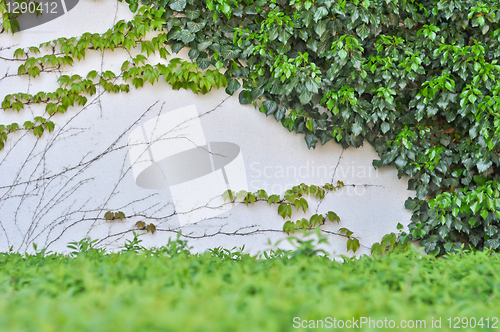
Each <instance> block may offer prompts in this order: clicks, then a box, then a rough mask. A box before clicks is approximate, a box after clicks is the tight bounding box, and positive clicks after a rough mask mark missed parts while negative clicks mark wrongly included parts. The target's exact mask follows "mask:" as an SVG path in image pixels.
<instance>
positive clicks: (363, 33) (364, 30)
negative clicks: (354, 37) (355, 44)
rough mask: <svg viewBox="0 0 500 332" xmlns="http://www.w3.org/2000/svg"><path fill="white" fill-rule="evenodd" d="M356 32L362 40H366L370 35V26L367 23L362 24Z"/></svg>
mask: <svg viewBox="0 0 500 332" xmlns="http://www.w3.org/2000/svg"><path fill="white" fill-rule="evenodd" d="M356 33H357V34H358V36H359V38H361V40H365V38H366V37H368V36H369V35H370V28H368V26H367V25H366V24H361V25H360V26H359V27H358V28H357V29H356Z"/></svg>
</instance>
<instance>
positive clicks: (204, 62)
mask: <svg viewBox="0 0 500 332" xmlns="http://www.w3.org/2000/svg"><path fill="white" fill-rule="evenodd" d="M211 63H212V59H210V58H200V57H198V58H196V64H197V65H198V67H200V68H201V69H207V68H208V67H209V66H210V64H211Z"/></svg>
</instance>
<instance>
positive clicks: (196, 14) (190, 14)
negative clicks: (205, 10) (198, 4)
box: [184, 9, 201, 21]
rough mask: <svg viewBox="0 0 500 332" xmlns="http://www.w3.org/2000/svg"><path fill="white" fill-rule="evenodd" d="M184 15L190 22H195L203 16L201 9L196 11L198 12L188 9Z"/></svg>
mask: <svg viewBox="0 0 500 332" xmlns="http://www.w3.org/2000/svg"><path fill="white" fill-rule="evenodd" d="M184 14H185V15H186V17H187V18H188V19H189V20H191V21H193V20H195V19H197V18H198V17H200V15H201V10H199V9H196V10H192V9H186V10H185V11H184Z"/></svg>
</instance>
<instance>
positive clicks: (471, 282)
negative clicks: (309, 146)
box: [0, 236, 500, 332]
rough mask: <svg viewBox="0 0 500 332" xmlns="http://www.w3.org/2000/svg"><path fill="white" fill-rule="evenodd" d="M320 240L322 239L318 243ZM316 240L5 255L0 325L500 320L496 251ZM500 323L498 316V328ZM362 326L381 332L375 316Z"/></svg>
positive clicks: (270, 326)
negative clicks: (340, 245)
mask: <svg viewBox="0 0 500 332" xmlns="http://www.w3.org/2000/svg"><path fill="white" fill-rule="evenodd" d="M313 242H314V241H313ZM313 242H311V241H310V240H307V241H306V240H298V239H296V241H295V242H292V243H294V244H295V245H296V249H295V250H293V251H285V250H279V249H276V250H272V251H268V252H265V254H264V256H265V257H266V258H265V259H264V257H261V258H260V259H259V258H257V257H255V256H250V255H248V254H245V253H243V252H242V251H241V250H236V249H233V250H227V249H222V248H214V249H212V250H209V251H206V252H205V253H203V254H193V253H191V252H190V251H189V248H188V246H187V243H186V241H185V240H181V239H180V237H178V238H177V239H176V240H170V241H169V243H168V245H167V246H165V247H161V248H153V249H145V248H143V247H141V246H140V240H138V238H137V236H134V238H133V239H132V240H129V241H128V242H127V245H126V246H125V248H124V249H125V250H123V251H121V252H118V253H106V252H105V251H104V250H99V249H96V248H95V247H94V245H95V241H90V240H88V239H84V240H82V241H79V242H74V243H72V244H71V249H72V250H74V252H73V253H72V255H71V256H63V255H60V254H50V253H46V252H45V251H43V252H38V253H36V254H24V255H21V254H18V253H12V252H10V253H0V293H1V294H2V296H0V330H2V331H33V332H36V331H93V332H97V331H147V332H149V331H183V332H184V331H291V330H293V324H294V321H293V319H294V318H295V317H300V319H301V320H314V321H316V320H325V318H326V317H332V318H336V319H337V320H339V319H340V320H352V319H355V320H359V319H360V317H370V318H371V319H374V320H379V319H381V320H384V318H387V319H388V320H394V321H395V322H397V324H399V322H400V321H401V320H424V321H426V324H427V325H426V327H427V328H426V329H420V331H428V330H430V326H431V319H432V318H434V320H435V319H438V318H439V317H441V320H442V328H443V329H444V330H445V331H447V330H448V329H447V328H448V321H447V318H448V317H467V318H471V317H474V318H476V321H479V319H480V318H481V317H482V318H483V323H485V322H486V321H485V319H486V318H489V323H490V327H491V324H492V323H493V322H494V320H493V317H498V306H499V304H500V287H499V285H500V276H499V274H498V273H497V271H498V269H500V261H499V259H498V255H496V254H494V253H492V252H491V251H485V252H472V253H465V252H457V253H455V254H453V255H446V256H445V258H435V257H432V256H423V257H422V256H420V254H419V253H417V252H415V251H414V250H413V249H412V247H410V248H407V249H406V250H400V251H399V252H391V253H389V254H387V255H385V256H383V257H376V258H370V257H367V256H363V257H361V258H359V259H349V258H345V259H344V262H343V263H340V262H336V261H332V260H330V259H329V258H328V257H325V256H318V255H317V254H321V253H324V252H322V251H321V250H319V249H318V248H317V247H316V245H315V243H313ZM496 326H498V323H497V325H496ZM356 330H360V331H372V330H373V328H372V329H370V328H369V327H368V326H367V325H365V326H362V327H361V328H360V329H356Z"/></svg>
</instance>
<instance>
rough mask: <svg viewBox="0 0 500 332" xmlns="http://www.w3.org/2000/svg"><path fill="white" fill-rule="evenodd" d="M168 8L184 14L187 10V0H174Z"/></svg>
mask: <svg viewBox="0 0 500 332" xmlns="http://www.w3.org/2000/svg"><path fill="white" fill-rule="evenodd" d="M168 6H169V7H170V8H171V9H172V10H175V11H177V12H182V11H183V10H184V8H186V0H173V1H172V2H171V3H170V4H169V5H168Z"/></svg>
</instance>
